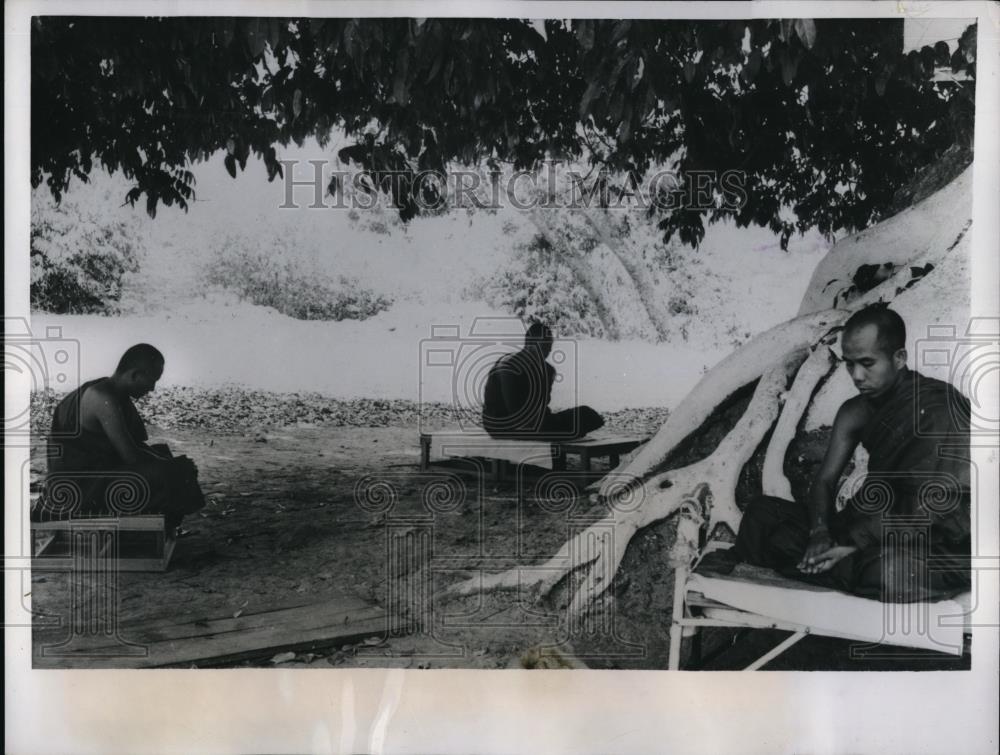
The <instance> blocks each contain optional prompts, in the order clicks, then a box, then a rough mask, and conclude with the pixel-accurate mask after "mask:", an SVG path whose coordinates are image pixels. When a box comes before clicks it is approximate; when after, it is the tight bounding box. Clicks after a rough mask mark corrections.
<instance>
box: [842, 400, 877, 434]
mask: <svg viewBox="0 0 1000 755" xmlns="http://www.w3.org/2000/svg"><path fill="white" fill-rule="evenodd" d="M871 416H872V407H871V404H869V403H868V401H867V400H865V397H864V396H852V397H851V398H849V399H847V401H845V402H844V403H843V404H841V405H840V409H838V410H837V418H836V419H835V420H834V427H835V428H839V429H842V430H845V431H847V432H851V431H855V430H860V429H861V428H862V427H864V426H865V425H866V424H868V420H870V419H871Z"/></svg>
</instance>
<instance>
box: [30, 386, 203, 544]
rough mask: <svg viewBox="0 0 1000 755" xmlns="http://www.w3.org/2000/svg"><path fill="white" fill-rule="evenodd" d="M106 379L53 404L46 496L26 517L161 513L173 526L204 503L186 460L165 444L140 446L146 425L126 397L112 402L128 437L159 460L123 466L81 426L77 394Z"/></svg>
mask: <svg viewBox="0 0 1000 755" xmlns="http://www.w3.org/2000/svg"><path fill="white" fill-rule="evenodd" d="M106 379H107V378H100V380H92V381H90V382H87V383H84V384H83V385H81V386H80V387H79V388H77V389H76V390H75V391H73V392H71V393H69V394H68V395H67V396H65V397H64V398H63V399H62V401H60V402H59V404H58V405H57V406H56V409H55V412H54V413H53V415H52V430H51V433H50V434H49V439H48V470H49V474H48V478H47V480H46V493H45V495H44V496H43V497H42V500H41V502H40V505H39V506H37V507H36V508H35V510H33V511H32V518H33V519H35V520H36V521H44V520H48V519H65V518H71V517H78V516H102V515H112V516H113V515H128V514H165V515H166V520H167V521H166V524H167V525H168V526H176V525H177V524H179V523H180V520H181V517H182V516H183V515H184V514H186V513H191V512H194V511H197V510H198V509H200V508H202V507H203V506H204V505H205V498H204V495H203V494H202V491H201V488H200V486H199V485H198V470H197V467H195V465H194V463H193V462H192V461H191V460H190V459H189V458H187V457H186V456H179V457H174V456H173V455H172V454H171V453H170V449H169V448H168V447H167V446H166V445H165V444H157V445H154V446H148V445H147V444H146V441H147V440H148V437H149V436H148V435H147V433H146V425H145V423H144V422H143V421H142V417H140V416H139V412H138V410H137V409H136V408H135V405H134V404H133V403H132V400H131V398H129V397H128V396H118V404H119V409H120V410H121V414H122V417H123V418H124V420H125V426H126V428H127V429H128V432H129V435H131V436H132V439H133V440H134V441H135V442H136V444H138V445H140V446H142V447H144V448H146V449H148V450H151V451H154V452H156V453H157V454H158V455H159V456H160V457H161V458H155V457H153V456H152V455H150V456H148V457H144V458H143V459H142V460H140V461H139V462H137V463H133V464H127V463H125V462H124V461H123V460H122V458H121V457H120V456H119V454H118V452H117V451H116V450H115V447H114V446H113V445H112V443H111V441H110V440H109V439H108V437H107V436H106V435H105V434H104V433H103V432H99V431H94V430H89V429H87V428H85V427H83V425H82V422H81V407H80V404H81V399H82V397H83V394H84V392H85V391H86V390H87V389H88V388H90V387H91V386H92V385H94V384H96V383H99V382H100V381H102V380H106ZM114 395H117V394H114Z"/></svg>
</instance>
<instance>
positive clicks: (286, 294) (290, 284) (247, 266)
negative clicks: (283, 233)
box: [205, 235, 392, 320]
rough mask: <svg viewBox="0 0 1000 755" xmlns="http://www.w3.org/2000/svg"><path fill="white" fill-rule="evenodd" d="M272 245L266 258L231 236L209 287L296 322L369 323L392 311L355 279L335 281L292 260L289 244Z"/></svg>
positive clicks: (210, 273)
mask: <svg viewBox="0 0 1000 755" xmlns="http://www.w3.org/2000/svg"><path fill="white" fill-rule="evenodd" d="M273 244H274V247H275V248H274V249H273V250H269V251H268V252H265V251H262V250H260V248H259V246H260V242H258V241H251V240H250V239H248V238H246V237H243V236H238V235H231V236H227V237H226V238H225V239H224V240H223V241H222V242H221V244H220V245H219V246H218V247H217V249H216V252H215V255H214V259H212V260H211V261H210V262H209V264H208V266H207V268H206V271H205V280H206V282H207V283H209V284H212V285H217V286H220V287H222V288H226V289H229V290H231V291H234V292H236V293H237V294H238V295H239V296H240V297H241V298H243V299H246V300H247V301H250V302H252V303H254V304H257V305H260V306H262V307H273V308H274V309H276V310H278V311H279V312H281V313H282V314H284V315H287V316H289V317H294V318H295V319H296V320H366V319H368V318H369V317H372V316H374V315H377V314H378V313H379V312H382V311H384V310H387V309H388V308H389V307H390V306H392V299H390V298H388V297H385V296H382V295H379V294H376V293H375V292H374V291H372V290H371V289H367V288H363V287H362V286H361V285H360V284H359V283H358V281H357V280H355V279H350V278H347V277H345V276H339V277H337V278H336V279H334V278H331V277H329V276H326V275H323V274H322V273H319V272H317V271H316V270H312V269H309V265H308V264H306V263H304V262H303V261H301V260H297V259H295V258H294V256H293V255H291V254H290V250H289V249H288V243H287V242H284V241H280V240H273Z"/></svg>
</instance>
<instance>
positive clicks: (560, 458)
mask: <svg viewBox="0 0 1000 755" xmlns="http://www.w3.org/2000/svg"><path fill="white" fill-rule="evenodd" d="M552 470H553V471H554V472H565V471H566V451H565V450H563V447H562V446H560V445H559V444H558V443H553V444H552Z"/></svg>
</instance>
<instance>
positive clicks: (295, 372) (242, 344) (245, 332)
mask: <svg viewBox="0 0 1000 755" xmlns="http://www.w3.org/2000/svg"><path fill="white" fill-rule="evenodd" d="M309 157H310V158H315V157H316V153H312V154H310V155H309ZM197 176H198V186H197V190H198V198H199V201H198V202H197V203H196V204H195V205H194V206H193V207H192V209H191V210H190V212H189V213H188V214H187V215H185V214H183V213H182V212H179V211H177V210H174V209H170V208H162V209H161V210H160V212H159V214H158V216H157V218H156V219H155V220H152V221H151V220H149V219H148V218H147V217H146V215H145V214H144V212H142V210H141V209H138V208H137V209H136V210H135V211H134V214H136V215H138V216H139V225H140V226H141V228H142V233H143V234H144V235H147V237H148V241H147V244H148V248H149V252H148V255H147V257H146V259H145V260H144V262H143V270H142V272H141V274H140V275H139V276H138V278H137V279H136V280H134V281H131V282H130V284H129V290H128V292H127V295H126V298H125V304H126V306H127V308H128V310H129V312H130V314H128V315H125V316H121V317H115V318H107V317H98V316H56V315H47V314H36V315H34V316H33V320H32V329H33V331H34V332H35V333H39V332H45V330H44V329H45V328H46V327H51V326H59V327H61V328H62V335H63V337H64V338H69V339H75V340H77V341H78V342H79V355H80V369H79V374H80V378H81V379H84V380H85V379H89V378H91V377H96V376H100V375H103V374H107V373H108V372H109V371H110V370H111V369H113V367H114V364H115V362H116V360H117V358H118V356H119V355H120V354H121V352H122V351H123V350H124V349H125V348H126V347H128V346H129V345H131V344H133V343H136V342H139V341H148V342H151V343H154V344H155V345H157V346H158V347H160V348H161V349H162V350H163V351H164V352H165V354H166V356H167V369H166V372H165V374H164V376H163V380H162V382H161V384H162V385H202V386H212V385H220V384H232V383H237V384H242V385H245V386H247V387H251V388H257V389H264V390H273V391H287V392H291V391H318V392H321V393H323V394H326V395H329V396H331V397H335V398H352V397H370V398H387V399H392V398H404V399H414V400H416V399H420V398H423V399H424V400H435V401H451V400H453V397H454V396H456V394H457V396H458V398H459V400H464V395H465V394H467V393H469V392H473V393H474V392H475V391H477V390H478V386H479V385H480V381H481V379H482V377H483V374H482V368H483V365H484V363H485V362H486V361H489V360H491V359H492V358H495V357H493V354H495V352H496V349H497V347H496V346H492V347H488V348H486V350H485V351H475V349H473V348H472V347H471V346H470V345H469V344H468V343H466V345H465V346H464V347H463V349H464V350H462V351H459V347H460V346H461V345H462V341H463V339H467V337H468V335H469V331H470V328H471V327H472V324H473V322H474V321H476V320H477V318H498V317H499V318H503V317H509V314H508V313H504V312H498V311H496V310H494V309H492V308H491V307H489V306H488V305H487V304H486V303H484V302H477V301H467V300H465V297H464V296H463V292H464V291H465V290H466V289H467V287H468V286H469V285H470V284H471V283H472V281H473V280H475V279H476V278H477V277H478V276H483V275H489V274H490V272H491V271H493V270H495V269H496V268H497V266H498V265H500V264H501V263H502V262H504V261H505V260H507V259H508V258H509V256H510V254H511V251H512V249H513V246H514V244H515V242H517V241H519V240H524V239H525V238H526V237H527V234H528V230H527V229H528V225H527V223H525V222H524V220H523V219H522V218H521V216H520V215H519V214H518V213H517V212H516V211H515V210H502V211H500V212H498V213H495V214H488V213H478V214H476V215H474V216H470V215H468V214H466V213H465V212H464V211H456V212H452V213H450V214H448V215H446V216H443V217H439V218H428V219H422V220H416V221H414V222H412V223H411V224H410V226H409V227H408V228H405V229H404V228H402V227H400V226H399V225H398V224H394V223H393V218H392V216H391V214H388V215H387V214H384V213H383V214H379V213H372V212H367V213H364V212H363V213H361V216H360V218H357V219H355V220H352V219H350V218H349V217H348V213H347V211H346V210H337V209H306V208H303V209H298V210H292V209H279V208H278V206H279V205H280V204H281V203H282V202H283V199H284V188H283V186H282V185H281V182H280V181H277V182H275V183H274V184H268V183H266V180H265V178H264V176H263V170H262V168H260V167H259V166H255V165H252V164H251V165H249V166H248V171H247V173H246V174H241V175H240V176H239V177H238V178H237V179H236V180H233V179H230V178H229V176H228V175H226V173H225V171H224V169H223V167H222V164H221V161H213V162H210V163H207V164H205V165H202V166H200V167H199V169H198V170H197ZM298 178H299V179H302V178H303V175H301V174H300V175H299V176H298ZM123 187H124V184H123V183H120V182H118V181H114V180H111V179H107V178H99V179H97V180H95V183H94V184H93V185H92V186H91V187H85V188H83V189H82V190H77V191H75V192H74V194H73V196H74V197H76V198H78V199H79V200H80V201H87V202H104V204H103V205H99V206H101V207H102V208H103V207H107V209H106V210H105V209H102V212H107V213H109V214H110V213H114V212H132V211H129V210H127V209H125V210H118V209H113V208H112V206H111V205H109V204H108V202H107V199H106V197H107V196H108V195H107V194H106V192H107V191H108V190H109V189H110V195H109V196H110V197H111V198H112V199H117V200H118V201H120V197H122V196H123V194H124V188H123ZM296 192H297V194H296V198H297V199H298V201H299V202H301V203H302V204H303V205H306V204H308V202H309V201H311V196H310V195H311V190H310V189H297V190H296ZM380 222H381V223H385V224H386V225H387V226H388V230H389V233H378V232H376V231H373V230H371V226H372V225H373V224H376V225H377V224H378V223H380ZM234 233H237V234H240V235H242V236H243V237H244V238H245V239H247V240H248V243H259V244H260V245H261V246H262V247H263V248H265V249H266V248H270V247H273V246H274V245H275V243H276V242H275V241H274V240H275V239H283V240H285V241H287V242H289V243H288V247H289V249H290V251H288V252H285V253H288V254H293V255H294V256H295V257H296V258H298V259H302V260H305V261H307V263H308V264H310V265H314V266H315V267H316V268H317V269H318V270H322V271H325V272H328V273H332V274H344V275H348V276H351V277H356V278H358V279H359V281H360V283H361V284H362V285H363V286H365V287H369V288H372V289H374V290H375V291H376V292H378V293H384V294H388V295H392V296H393V297H395V300H396V301H395V304H394V305H393V306H392V308H391V309H389V310H388V311H386V312H383V313H381V314H380V315H378V316H376V317H373V318H371V319H369V320H366V321H363V322H357V321H343V322H304V321H298V320H294V319H291V318H289V317H286V316H284V315H281V314H280V313H278V312H276V311H274V310H271V309H268V308H263V307H257V306H253V305H251V304H248V303H245V302H240V301H238V300H237V299H236V298H235V297H234V296H233V295H231V294H229V293H227V292H224V291H219V290H209V289H207V288H206V287H205V286H204V285H203V284H202V283H201V280H200V277H201V267H202V265H203V264H204V262H205V260H206V259H207V258H208V257H209V255H210V254H211V250H212V249H213V248H214V246H215V245H216V244H218V242H219V240H220V239H221V238H223V237H224V236H226V235H228V234H234ZM827 248H828V245H827V243H826V242H825V241H823V239H822V238H820V237H819V236H817V235H809V236H806V237H804V238H793V239H792V242H791V244H790V251H789V252H782V251H781V250H780V249H779V247H778V243H777V239H776V237H774V236H773V235H772V234H771V233H770V232H768V231H765V230H761V229H736V228H734V227H730V226H723V225H718V226H714V227H711V228H709V230H708V234H707V236H706V239H705V241H704V243H703V244H702V246H701V248H700V249H698V250H685V252H684V256H685V262H684V266H685V268H684V269H685V271H686V272H687V273H688V274H690V275H692V276H695V278H696V280H697V281H698V286H697V291H698V297H697V300H696V301H695V302H694V304H695V306H697V308H698V315H697V317H695V318H693V320H692V321H691V322H690V323H689V325H690V327H689V331H690V337H689V339H688V340H687V341H685V340H683V339H681V338H679V337H678V338H676V339H675V340H674V341H672V342H669V343H666V344H652V343H644V342H640V341H625V342H617V343H613V342H606V341H602V340H596V339H581V340H578V341H575V342H573V343H563V344H562V345H561V348H558V349H557V352H560V353H563V354H565V355H566V357H567V358H565V359H564V360H563V362H562V363H561V364H558V365H557V368H558V370H559V372H560V377H561V380H560V382H559V383H558V384H557V386H556V390H555V393H554V397H553V405H554V406H556V407H558V406H565V405H569V404H571V403H576V402H584V403H589V404H591V405H593V406H595V407H596V408H598V409H599V410H614V409H618V408H623V407H642V406H667V407H672V406H674V405H675V404H676V403H677V402H678V401H679V400H680V399H681V398H682V397H683V396H684V395H685V394H686V393H687V391H688V390H690V388H691V387H692V386H693V385H694V384H695V382H696V381H697V380H698V378H699V377H700V376H701V375H702V374H703V372H704V371H705V370H706V369H707V368H708V367H710V366H711V365H713V364H715V363H716V362H717V361H719V359H721V358H722V357H724V356H725V355H726V354H728V353H729V352H731V351H732V349H733V347H734V345H735V344H736V343H737V342H742V341H744V340H746V338H747V337H748V336H749V335H752V334H755V333H758V332H760V331H762V330H765V329H767V328H768V327H770V326H772V325H775V324H777V323H779V322H781V321H783V320H786V319H788V318H789V317H792V316H793V315H795V313H796V312H797V310H798V307H799V303H800V301H801V298H802V295H803V293H804V291H805V289H806V286H807V284H808V282H809V279H810V276H811V274H812V272H813V269H814V268H815V266H816V264H817V263H818V262H819V260H820V259H821V258H822V256H823V254H824V253H825V251H826V250H827ZM487 324H488V325H490V326H491V327H493V328H494V331H493V332H495V331H496V329H497V328H498V329H499V330H500V331H503V332H504V334H507V335H508V337H507V338H503V337H501V338H499V339H497V338H489V339H487V340H486V343H487V344H496V343H500V344H501V346H500V348H506V345H507V344H510V343H512V342H516V341H517V340H518V338H517V332H518V326H517V323H516V322H512V321H509V320H508V321H507V322H500V323H499V324H498V323H496V322H493V323H484V322H482V321H480V323H479V325H480V327H483V326H484V325H487ZM437 326H453V327H452V329H451V331H450V332H449V333H448V335H447V336H446V337H444V338H443V339H440V340H439V341H438V342H434V343H427V339H429V338H430V337H431V334H432V328H435V327H437ZM454 326H457V330H455V329H454ZM510 335H513V339H512V338H511V337H510ZM482 344H483V342H479V341H476V342H475V345H478V346H482ZM470 349H471V350H472V351H470ZM449 350H451V351H452V353H455V354H457V355H458V356H455V357H452V358H451V362H452V364H451V365H450V366H449V365H448V364H442V355H443V354H445V353H446V352H448V351H449ZM428 351H433V352H434V354H433V355H432V356H428V353H427V352H428ZM473 352H474V353H475V356H469V354H470V353H473ZM443 361H444V362H447V361H448V358H447V357H446V358H444V360H443ZM421 365H423V367H422V366H421ZM574 367H575V369H574Z"/></svg>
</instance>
